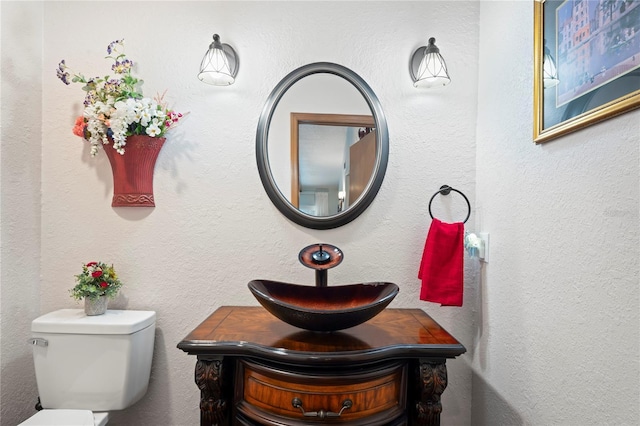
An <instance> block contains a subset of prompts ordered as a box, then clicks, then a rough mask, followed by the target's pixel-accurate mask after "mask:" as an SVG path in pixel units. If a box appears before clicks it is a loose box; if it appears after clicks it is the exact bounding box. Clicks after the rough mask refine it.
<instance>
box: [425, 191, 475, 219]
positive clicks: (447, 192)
mask: <svg viewBox="0 0 640 426" xmlns="http://www.w3.org/2000/svg"><path fill="white" fill-rule="evenodd" d="M451 191H455V192H457V193H458V194H460V195H462V197H463V198H464V200H465V201H466V202H467V207H468V208H469V212H468V213H467V217H466V218H465V219H464V221H463V222H462V223H467V220H469V217H470V216H471V203H470V202H469V199H468V198H467V196H466V195H464V194H463V193H462V192H460V191H458V190H457V189H455V188H452V187H450V186H449V185H442V186H441V187H440V189H439V190H438V191H437V192H436V193H435V194H433V195H432V196H431V199H430V200H429V216H431V219H433V213H431V203H432V202H433V199H434V198H436V195H438V194H441V195H449V193H450V192H451Z"/></svg>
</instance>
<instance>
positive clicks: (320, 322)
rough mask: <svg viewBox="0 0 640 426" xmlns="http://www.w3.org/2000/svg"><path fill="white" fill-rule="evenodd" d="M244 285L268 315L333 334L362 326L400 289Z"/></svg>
mask: <svg viewBox="0 0 640 426" xmlns="http://www.w3.org/2000/svg"><path fill="white" fill-rule="evenodd" d="M248 286H249V290H250V291H251V293H252V294H253V295H254V296H255V298H256V299H257V300H258V302H260V304H261V305H262V306H263V307H264V308H265V309H266V310H267V311H269V312H270V313H271V314H272V315H274V316H275V317H277V318H279V319H281V320H282V321H284V322H286V323H288V324H291V325H293V326H295V327H298V328H302V329H305V330H312V331H336V330H343V329H345V328H350V327H354V326H356V325H358V324H362V323H363V322H366V321H368V320H370V319H371V318H373V317H374V316H376V315H377V314H379V313H380V312H381V311H382V310H383V309H384V308H386V307H387V305H388V304H389V303H391V301H392V300H393V299H394V297H396V295H397V294H398V291H399V290H400V289H399V288H398V286H397V285H396V284H393V283H388V282H371V283H362V284H349V285H336V286H327V287H317V286H316V287H314V286H307V285H298V284H289V283H283V282H279V281H269V280H253V281H250V282H249V284H248Z"/></svg>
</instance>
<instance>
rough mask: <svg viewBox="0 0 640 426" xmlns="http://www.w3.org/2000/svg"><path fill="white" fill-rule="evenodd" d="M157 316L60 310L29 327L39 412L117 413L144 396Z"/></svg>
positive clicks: (152, 314) (151, 312) (144, 313)
mask: <svg viewBox="0 0 640 426" xmlns="http://www.w3.org/2000/svg"><path fill="white" fill-rule="evenodd" d="M155 328H156V313H155V312H153V311H129V310H107V312H106V313H105V314H103V315H96V316H87V315H85V313H84V310H82V309H61V310H58V311H54V312H51V313H48V314H46V315H43V316H41V317H39V318H37V319H35V320H33V322H32V323H31V336H32V338H31V339H30V341H31V342H32V347H33V361H34V365H35V372H36V381H37V383H38V393H39V396H40V403H41V404H42V407H43V408H67V409H84V410H92V411H109V410H121V409H124V408H127V407H129V406H130V405H132V404H134V403H135V402H137V401H138V400H139V399H140V398H142V396H143V395H144V394H145V393H146V392H147V387H148V385H149V375H150V372H151V359H152V357H153V343H154V339H155Z"/></svg>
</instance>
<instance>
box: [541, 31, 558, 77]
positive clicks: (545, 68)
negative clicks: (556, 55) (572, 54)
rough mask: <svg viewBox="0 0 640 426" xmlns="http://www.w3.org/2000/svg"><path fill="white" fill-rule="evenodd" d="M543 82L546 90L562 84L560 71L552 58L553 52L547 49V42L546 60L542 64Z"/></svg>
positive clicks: (545, 46)
mask: <svg viewBox="0 0 640 426" xmlns="http://www.w3.org/2000/svg"><path fill="white" fill-rule="evenodd" d="M542 81H543V84H544V88H545V89H548V88H549V87H554V86H557V85H558V83H560V80H559V79H558V70H557V68H556V63H555V61H554V60H553V56H551V51H550V50H549V48H548V47H547V40H545V41H544V59H543V62H542Z"/></svg>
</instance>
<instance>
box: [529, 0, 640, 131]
mask: <svg viewBox="0 0 640 426" xmlns="http://www.w3.org/2000/svg"><path fill="white" fill-rule="evenodd" d="M533 24H534V43H533V44H534V52H533V59H534V61H533V62H534V72H533V77H534V81H533V83H534V84H533V91H534V97H533V109H534V117H533V122H534V129H533V140H534V142H536V143H542V142H547V141H549V140H552V139H555V138H558V137H560V136H563V135H566V134H568V133H571V132H575V131H577V130H580V129H583V128H585V127H587V126H590V125H592V124H595V123H598V122H601V121H604V120H607V119H609V118H611V117H614V116H617V115H620V114H623V113H625V112H627V111H631V110H632V109H635V108H638V107H640V2H639V1H632V2H629V1H613V2H612V1H607V0H583V1H581V2H574V1H561V0H559V1H552V0H535V1H534V19H533ZM545 53H548V54H550V55H551V61H549V62H547V61H548V58H549V57H548V56H547V57H545ZM554 58H555V60H556V62H555V65H556V66H555V69H553V71H555V70H557V76H558V79H557V80H556V81H555V84H556V86H554V87H549V86H550V85H551V84H554V83H547V88H545V80H544V79H545V77H549V76H550V75H549V73H548V71H549V68H547V69H545V68H544V66H545V64H547V65H548V64H553V62H552V61H553V59H554ZM552 68H553V67H552ZM563 74H564V75H563ZM563 79H564V81H563ZM546 81H547V82H552V81H554V80H553V79H552V78H548V79H547V80H546ZM558 81H559V82H558Z"/></svg>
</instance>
